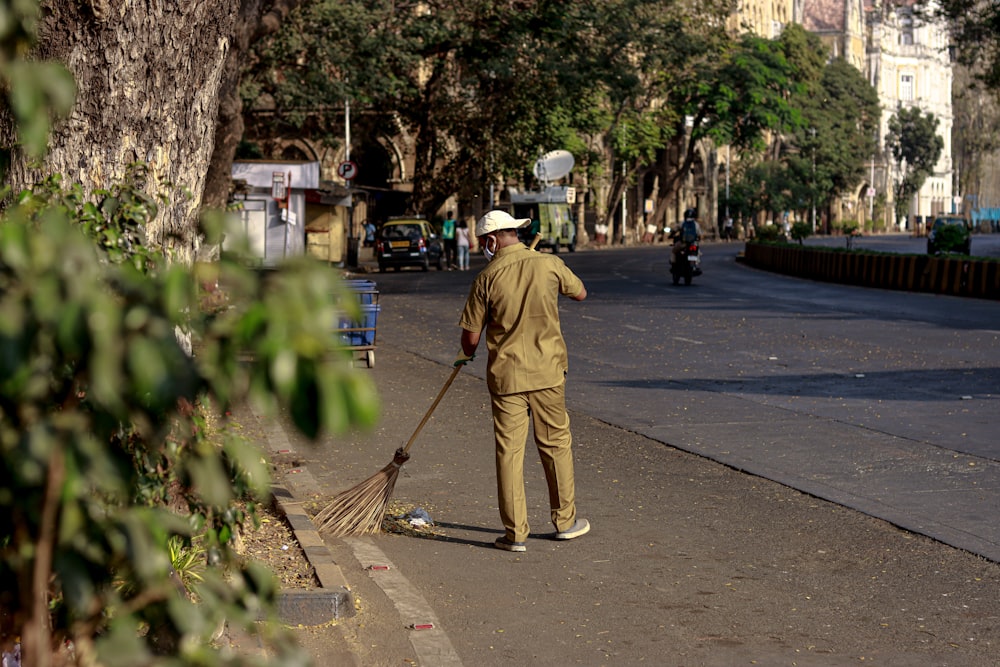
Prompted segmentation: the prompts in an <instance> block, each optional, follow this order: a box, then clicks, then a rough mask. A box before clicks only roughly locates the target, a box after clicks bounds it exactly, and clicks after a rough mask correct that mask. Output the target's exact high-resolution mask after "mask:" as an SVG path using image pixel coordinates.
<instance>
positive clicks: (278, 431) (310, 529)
mask: <svg viewBox="0 0 1000 667" xmlns="http://www.w3.org/2000/svg"><path fill="white" fill-rule="evenodd" d="M251 413H252V414H253V416H254V418H255V419H257V420H258V421H259V422H260V423H261V425H262V427H263V428H264V430H265V431H266V433H265V436H264V438H262V442H261V445H262V446H263V447H266V448H267V449H268V450H269V451H270V453H271V455H272V456H276V455H282V454H294V449H293V447H292V445H291V443H290V442H289V441H288V435H287V434H286V433H285V431H284V429H282V428H281V426H280V425H278V424H277V423H275V422H274V421H272V420H264V419H262V418H261V416H260V415H259V414H257V412H256V411H255V410H253V409H252V407H251ZM293 472H294V473H295V475H294V479H293V476H290V475H287V474H286V475H284V484H277V483H275V484H272V485H271V494H272V496H273V497H274V502H275V505H277V508H278V511H279V512H280V513H281V514H282V516H284V517H285V519H286V520H287V521H288V525H289V527H290V528H291V530H292V534H293V535H294V537H295V539H296V541H297V542H298V543H299V546H300V547H301V548H302V551H303V552H304V553H305V557H306V560H307V561H309V564H310V565H312V568H313V571H314V572H315V573H316V578H317V579H318V580H319V585H320V588H319V589H316V590H283V591H281V592H279V593H278V600H277V603H278V616H279V618H281V620H282V621H284V622H285V623H288V624H290V625H320V624H322V623H328V622H329V621H332V620H340V619H344V618H350V617H352V616H354V614H355V606H354V596H353V595H352V594H351V591H350V589H349V588H348V586H347V579H345V578H344V573H343V572H342V571H341V569H340V566H339V565H337V563H336V561H335V560H334V559H333V555H332V554H331V553H330V550H329V549H328V548H327V546H326V542H324V541H323V537H322V535H320V534H319V530H318V529H317V527H316V524H315V523H313V520H312V517H310V516H309V514H307V513H306V511H305V510H304V509H303V507H302V498H305V497H308V496H310V495H313V496H317V495H319V493H320V491H319V484H318V483H317V482H316V479H315V478H314V477H313V476H312V474H311V473H310V472H309V471H308V470H307V469H305V468H295V469H294V470H293Z"/></svg>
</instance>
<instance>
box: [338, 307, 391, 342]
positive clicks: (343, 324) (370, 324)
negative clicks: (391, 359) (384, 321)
mask: <svg viewBox="0 0 1000 667" xmlns="http://www.w3.org/2000/svg"><path fill="white" fill-rule="evenodd" d="M380 309H381V307H380V306H379V305H378V304H375V303H363V304H361V318H362V319H361V321H360V322H354V321H351V320H348V319H347V318H341V320H340V322H339V326H338V327H337V328H338V329H347V331H342V332H341V334H340V339H341V341H342V342H343V343H344V345H348V346H351V347H368V346H372V345H375V328H376V325H377V324H378V312H379V310H380Z"/></svg>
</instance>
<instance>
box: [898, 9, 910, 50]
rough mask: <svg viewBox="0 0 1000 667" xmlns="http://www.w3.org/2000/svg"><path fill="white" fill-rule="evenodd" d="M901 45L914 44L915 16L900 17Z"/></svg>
mask: <svg viewBox="0 0 1000 667" xmlns="http://www.w3.org/2000/svg"><path fill="white" fill-rule="evenodd" d="M899 43H900V44H913V15H912V14H909V13H906V14H902V15H900V17H899Z"/></svg>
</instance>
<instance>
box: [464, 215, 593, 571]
mask: <svg viewBox="0 0 1000 667" xmlns="http://www.w3.org/2000/svg"><path fill="white" fill-rule="evenodd" d="M530 223H531V220H530V219H515V218H512V217H511V216H510V215H508V214H507V213H506V212H505V211H499V210H494V211H490V212H489V213H487V214H486V215H484V216H483V217H482V218H480V219H479V221H478V222H477V223H476V230H475V234H476V238H477V239H478V241H479V244H480V245H481V246H482V248H483V254H485V255H486V257H487V259H488V260H489V263H488V264H487V265H486V268H484V269H483V270H482V271H480V273H479V274H478V275H477V276H476V278H475V280H474V281H473V283H472V287H471V289H470V290H469V297H468V299H467V300H466V302H465V308H464V309H463V311H462V316H461V319H460V320H459V326H460V327H461V328H462V334H461V345H462V350H461V353H460V354H459V356H458V358H457V359H456V360H455V365H459V364H465V363H468V362H470V361H472V359H473V358H474V356H475V352H476V348H477V347H478V346H479V341H480V338H481V337H482V334H483V332H484V331H485V337H486V350H487V353H488V359H487V362H486V379H487V386H488V387H489V391H490V400H491V406H492V411H493V437H494V441H495V444H496V468H497V499H498V503H499V509H500V520H501V522H502V523H503V526H504V531H505V532H504V535H503V536H502V537H499V538H497V540H496V542H495V543H494V544H495V545H496V547H497V548H498V549H504V550H505V551H516V552H521V551H526V550H527V547H526V545H525V541H526V540H527V538H528V535H529V531H530V529H529V526H528V510H527V502H526V499H525V491H524V450H525V443H526V441H527V437H528V424H529V420H530V421H531V424H532V426H533V427H534V434H535V445H536V447H537V448H538V454H539V457H540V458H541V461H542V468H543V469H544V471H545V481H546V483H547V484H548V490H549V507H550V512H551V513H550V516H551V519H552V523H553V524H554V525H555V529H556V533H555V538H556V539H557V540H570V539H573V538H576V537H580V536H581V535H584V534H586V533H587V532H588V531H589V530H590V523H589V522H588V521H587V520H586V519H581V518H579V517H577V514H576V487H575V482H574V477H573V450H572V442H573V437H572V434H571V432H570V427H569V415H568V413H567V412H566V393H565V386H566V371H567V369H568V361H569V355H568V353H567V350H566V342H565V340H564V339H563V335H562V330H561V328H560V326H559V303H558V299H559V295H560V294H562V295H564V296H567V297H569V298H571V299H573V300H574V301H583V300H584V299H586V298H587V289H586V287H585V286H584V284H583V282H582V281H581V280H580V279H579V278H578V277H577V276H576V274H574V273H573V272H572V271H571V270H570V269H569V268H568V267H567V266H566V264H565V263H564V262H563V261H562V260H561V259H560V258H559V257H556V256H555V255H552V254H548V253H539V252H532V251H531V250H529V249H528V248H527V247H526V246H525V245H524V244H523V243H521V242H520V241H519V240H518V237H517V230H518V229H519V228H521V227H524V226H525V225H528V224H530Z"/></svg>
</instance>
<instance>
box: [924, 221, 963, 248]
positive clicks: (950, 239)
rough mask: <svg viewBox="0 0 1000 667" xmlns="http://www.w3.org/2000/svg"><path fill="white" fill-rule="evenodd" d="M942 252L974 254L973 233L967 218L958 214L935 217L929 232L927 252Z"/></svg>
mask: <svg viewBox="0 0 1000 667" xmlns="http://www.w3.org/2000/svg"><path fill="white" fill-rule="evenodd" d="M942 252H957V253H961V254H963V255H971V254H972V233H971V231H970V230H969V225H968V223H967V222H966V221H965V218H963V217H961V216H956V215H942V216H938V217H936V218H934V223H933V224H932V225H931V229H930V232H928V234H927V254H928V255H937V254H938V253H942Z"/></svg>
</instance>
